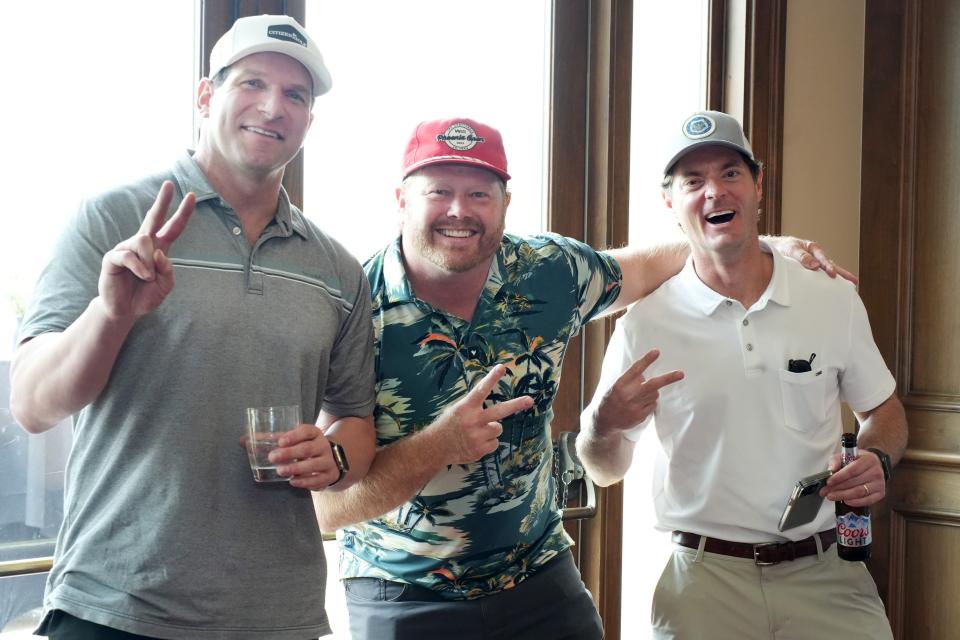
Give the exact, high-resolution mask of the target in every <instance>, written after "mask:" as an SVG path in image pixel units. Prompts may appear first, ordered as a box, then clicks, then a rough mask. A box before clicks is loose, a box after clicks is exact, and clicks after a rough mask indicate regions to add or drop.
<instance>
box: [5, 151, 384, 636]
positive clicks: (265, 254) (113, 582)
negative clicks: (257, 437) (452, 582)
mask: <svg viewBox="0 0 960 640" xmlns="http://www.w3.org/2000/svg"><path fill="white" fill-rule="evenodd" d="M164 179H172V180H173V181H174V183H175V185H176V187H177V195H176V196H175V197H174V200H175V202H174V203H173V205H172V206H171V212H172V211H174V210H175V208H176V206H177V204H178V203H179V201H180V200H181V199H182V197H183V195H184V194H186V193H187V192H188V191H193V192H194V193H196V194H197V208H196V211H195V212H194V214H193V217H192V218H191V220H190V222H189V224H188V225H187V227H186V229H185V231H184V232H183V234H182V235H181V237H180V238H179V239H178V240H177V242H176V243H175V244H174V245H173V247H172V249H171V251H170V257H171V259H172V261H173V264H174V268H175V270H174V277H175V281H176V284H175V287H174V289H173V292H172V293H171V294H170V296H168V298H167V299H166V300H165V301H164V302H163V304H162V305H161V306H160V307H159V308H158V309H157V310H155V311H154V312H153V313H151V314H150V315H148V316H146V317H144V318H142V319H141V320H140V321H139V322H138V323H137V324H136V325H135V326H134V328H133V330H132V331H131V332H130V334H129V336H128V338H127V340H126V341H125V343H124V346H123V348H122V349H121V351H120V354H119V356H118V358H117V361H116V364H115V366H114V368H113V371H112V374H111V377H110V380H109V382H108V383H107V386H106V388H105V389H104V391H103V393H102V394H101V395H100V397H99V398H98V399H97V400H96V401H95V402H93V403H92V404H90V405H89V406H87V407H86V408H85V409H83V410H82V411H81V412H80V413H79V414H77V415H76V416H75V418H74V438H75V441H74V447H73V451H72V453H71V456H70V460H69V462H68V465H67V471H66V495H65V505H64V509H65V515H64V523H63V527H62V529H61V531H60V535H59V538H58V541H57V551H56V557H55V560H54V569H53V571H52V572H51V574H50V578H49V581H48V584H47V593H46V597H45V607H46V609H47V610H49V609H54V608H56V609H62V610H64V611H66V612H68V613H70V614H72V615H75V616H77V617H80V618H84V619H87V620H90V621H92V622H96V623H99V624H103V625H107V626H110V627H114V628H118V629H123V630H125V631H129V632H132V633H136V634H142V635H148V636H154V637H159V638H177V639H190V638H223V639H227V638H229V639H231V640H232V639H242V638H254V637H256V638H264V637H269V638H271V639H277V640H284V639H287V638H289V639H291V640H305V639H306V638H309V637H315V636H318V635H323V634H325V633H328V632H329V627H328V625H327V618H326V614H325V612H324V609H323V602H324V584H325V578H326V566H325V562H324V556H323V549H322V545H321V540H320V532H319V530H318V526H317V522H316V518H315V516H314V512H313V506H312V500H311V495H310V492H309V491H305V490H301V489H294V488H292V487H290V486H289V485H288V484H286V483H276V484H269V485H258V484H255V483H254V482H253V480H252V477H251V473H250V469H249V466H248V462H247V458H246V453H245V451H244V449H243V448H242V447H241V446H240V445H239V438H240V436H241V428H242V424H243V414H244V408H245V407H248V406H257V405H265V404H294V403H299V404H300V405H301V408H302V411H303V416H304V419H307V420H311V419H313V418H314V417H316V416H317V414H318V413H319V411H320V409H321V408H323V409H325V410H326V411H328V412H329V413H331V414H334V415H338V416H348V415H350V416H367V415H369V414H370V413H371V411H372V409H373V406H374V393H373V360H372V330H371V323H370V294H369V289H368V285H367V280H366V278H365V277H364V274H363V271H362V269H361V268H360V265H359V264H358V263H357V261H356V260H355V259H354V258H353V257H352V256H351V255H350V254H349V253H348V252H347V251H346V249H344V248H343V247H342V246H341V245H340V244H338V243H337V242H336V241H334V240H332V239H331V238H329V237H328V236H326V235H325V234H324V233H323V232H322V231H320V230H319V229H318V228H317V227H316V225H314V224H312V223H311V222H309V221H307V220H306V219H304V217H303V215H302V214H301V212H300V211H299V210H297V209H296V208H295V207H293V206H291V205H290V204H289V201H288V199H287V195H286V193H285V192H281V194H280V199H279V203H278V209H277V215H276V217H275V219H274V220H273V222H271V224H270V225H269V226H267V228H266V229H264V231H263V234H262V236H261V237H260V239H259V240H257V242H256V244H255V245H254V246H253V247H251V246H250V245H249V243H247V241H246V239H245V237H244V235H243V233H242V230H241V228H240V221H239V219H238V218H237V216H236V213H235V212H234V211H233V210H232V209H231V208H230V207H229V205H227V204H226V203H225V202H224V201H223V200H222V199H221V198H220V197H219V196H218V195H217V194H216V193H215V192H214V191H213V189H212V188H211V187H210V185H209V184H208V183H207V181H206V179H205V177H204V175H203V173H202V172H201V171H200V168H199V167H198V166H197V165H196V163H195V162H194V161H193V160H192V159H191V158H190V157H189V156H188V155H184V156H183V157H182V158H181V159H180V160H179V161H178V162H177V163H176V164H175V165H174V167H173V169H172V171H170V172H167V173H165V174H160V175H156V176H152V177H150V178H147V179H145V180H142V181H140V182H138V183H136V184H132V185H127V186H125V187H122V188H119V189H116V190H113V191H110V192H108V193H105V194H103V195H101V196H99V197H96V198H94V199H91V200H89V201H86V202H84V203H83V205H82V206H81V208H80V211H79V214H78V216H77V217H76V218H75V219H74V220H73V221H72V222H71V223H70V225H69V226H68V228H67V229H66V230H65V233H64V234H63V236H62V238H61V240H60V242H59V244H58V246H57V249H56V252H55V254H54V257H53V260H52V262H51V263H50V264H49V265H48V266H47V268H46V269H45V271H44V272H43V274H42V275H41V277H40V281H39V283H38V285H37V288H36V290H35V293H34V298H33V300H32V302H31V305H30V308H29V310H28V312H27V315H26V317H25V319H24V322H23V325H22V329H21V333H20V339H21V340H22V339H24V338H26V337H31V336H37V335H40V334H42V333H45V332H50V331H63V330H65V329H66V328H67V327H68V326H70V324H71V323H72V322H73V321H74V320H75V319H76V318H77V317H78V316H79V315H80V314H81V313H82V312H83V310H84V309H85V308H86V307H87V306H88V304H89V302H90V300H91V299H92V298H93V297H95V296H96V295H97V280H98V277H99V272H100V265H101V260H102V257H103V254H104V253H105V252H106V251H108V250H110V249H111V248H113V247H114V246H115V245H116V244H118V243H119V242H121V241H122V240H124V239H126V238H129V237H130V236H132V235H134V233H136V232H137V230H138V228H139V227H140V224H141V221H142V219H143V217H144V215H145V212H146V211H147V210H148V209H149V208H150V206H151V205H152V203H153V201H154V198H155V197H156V194H157V191H158V190H159V188H160V185H161V183H162V181H163V180H164Z"/></svg>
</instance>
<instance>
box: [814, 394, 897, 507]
mask: <svg viewBox="0 0 960 640" xmlns="http://www.w3.org/2000/svg"><path fill="white" fill-rule="evenodd" d="M856 416H857V420H859V421H860V431H859V433H858V434H857V450H858V453H859V456H858V457H857V459H856V460H855V461H854V462H853V463H851V464H848V465H847V466H846V467H844V468H843V469H840V470H839V471H837V469H839V467H840V460H839V455H836V456H834V457H833V459H832V460H831V462H830V468H831V469H833V470H834V471H836V473H834V474H833V475H832V476H831V477H830V479H829V480H828V481H827V488H826V490H825V491H826V497H827V499H828V500H834V501H836V500H843V501H844V502H846V503H847V504H849V505H851V506H854V507H862V506H868V505H871V504H874V503H876V502H880V501H881V500H883V498H884V497H885V496H886V494H887V487H886V482H885V481H884V478H883V466H882V465H881V464H880V458H878V457H877V456H876V454H874V453H873V452H871V451H867V448H869V447H875V448H877V449H880V450H881V451H884V452H886V453H887V454H888V455H889V456H890V462H891V464H896V463H897V462H899V461H900V458H901V457H903V452H904V450H905V449H906V447H907V416H906V413H905V412H904V410H903V405H902V404H901V403H900V400H899V399H898V398H897V395H896V393H894V394H891V395H890V397H889V398H887V399H886V400H884V401H883V402H882V403H881V404H880V405H879V406H877V407H875V408H874V409H871V410H870V411H864V412H857V413H856Z"/></svg>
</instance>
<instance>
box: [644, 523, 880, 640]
mask: <svg viewBox="0 0 960 640" xmlns="http://www.w3.org/2000/svg"><path fill="white" fill-rule="evenodd" d="M703 540H705V539H703ZM652 624H653V637H654V638H656V639H657V640H701V639H702V640H727V639H729V640H827V639H833V638H843V639H844V640H855V639H856V640H892V639H893V634H892V632H891V631H890V624H889V622H888V621H887V617H886V613H885V612H884V609H883V603H882V602H881V601H880V597H879V596H878V595H877V587H876V585H875V584H874V582H873V578H872V577H871V576H870V574H869V572H868V571H867V568H866V567H865V566H864V564H863V563H862V562H848V561H846V560H841V559H840V558H838V557H837V552H836V547H830V548H828V549H827V550H825V551H824V552H823V553H822V554H819V555H813V556H807V557H804V558H799V559H797V560H793V561H790V562H781V563H780V564H776V565H771V566H766V567H761V566H757V565H756V564H754V562H753V560H748V559H744V558H733V557H730V556H723V555H718V554H714V553H705V552H703V551H702V541H701V550H700V551H698V550H696V549H687V548H685V547H677V548H676V549H674V552H673V555H672V556H671V558H670V560H668V561H667V566H666V567H665V568H664V570H663V574H662V575H661V576H660V581H659V582H658V583H657V588H656V591H655V592H654V596H653V611H652Z"/></svg>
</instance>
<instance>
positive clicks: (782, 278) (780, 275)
mask: <svg viewBox="0 0 960 640" xmlns="http://www.w3.org/2000/svg"><path fill="white" fill-rule="evenodd" d="M760 250H761V251H763V252H764V253H769V254H771V255H772V256H773V275H772V276H771V277H770V282H769V284H767V288H766V289H765V290H764V292H763V294H761V296H760V298H759V299H758V300H757V301H756V302H755V303H754V304H753V307H752V308H754V309H762V308H764V307H765V306H766V305H767V302H775V303H777V304H779V305H780V306H783V307H789V306H790V281H789V279H788V278H787V265H786V263H785V260H787V258H784V257H783V256H781V255H780V253H779V252H777V251H775V250H774V249H773V248H771V247H770V245H769V244H767V242H765V241H764V240H760ZM678 277H679V278H680V285H681V286H682V287H683V290H684V292H685V294H686V297H687V300H689V301H690V303H691V304H692V305H693V306H694V307H695V308H697V309H699V310H700V311H701V312H703V314H704V315H711V314H713V312H714V311H716V310H717V308H718V307H720V305H722V304H723V303H724V302H726V301H727V300H728V298H727V297H726V296H723V295H720V294H719V293H717V292H716V291H714V290H713V289H711V288H710V287H708V286H707V285H705V284H704V283H703V281H702V280H700V278H699V277H698V276H697V272H696V271H695V270H694V268H693V256H692V255H690V256H689V257H687V262H686V264H685V265H684V266H683V270H682V271H681V272H680V275H679V276H678Z"/></svg>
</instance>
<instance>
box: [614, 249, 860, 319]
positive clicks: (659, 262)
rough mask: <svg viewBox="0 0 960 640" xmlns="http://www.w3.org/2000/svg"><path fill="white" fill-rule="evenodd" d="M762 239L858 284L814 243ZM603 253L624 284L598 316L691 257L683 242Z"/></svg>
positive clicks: (656, 282) (813, 267) (653, 286)
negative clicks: (611, 302)
mask: <svg viewBox="0 0 960 640" xmlns="http://www.w3.org/2000/svg"><path fill="white" fill-rule="evenodd" d="M761 239H762V240H765V241H766V242H768V243H769V244H770V246H772V247H773V248H774V249H776V250H777V251H778V252H779V253H781V254H783V255H785V256H787V257H788V258H793V259H794V260H796V261H797V262H799V263H800V264H802V265H803V266H804V267H806V268H807V269H810V270H811V271H816V270H817V269H823V270H824V271H826V272H827V274H828V275H829V276H830V277H831V278H835V277H836V276H838V275H839V276H841V277H843V278H845V279H847V280H850V281H851V282H853V283H854V284H856V283H857V277H856V276H855V275H853V274H852V273H850V272H849V271H847V270H846V269H842V268H840V267H837V266H836V265H835V264H834V263H833V261H832V260H830V258H829V257H828V256H827V254H826V253H824V252H823V249H821V248H820V245H818V244H817V243H816V242H813V241H810V240H803V239H800V238H793V237H791V236H763V237H762V238H761ZM604 253H606V254H607V255H609V256H610V257H612V258H613V259H614V260H616V261H617V264H619V265H620V270H621V271H622V272H623V283H622V284H621V286H620V295H619V296H617V299H616V300H615V301H614V302H613V304H611V305H610V306H609V307H607V308H606V309H604V311H603V313H602V314H600V315H608V314H611V313H615V312H617V311H620V310H621V309H625V308H627V307H628V306H629V305H631V304H633V303H634V302H636V301H637V300H639V299H640V298H643V297H645V296H647V295H649V294H650V293H652V292H653V291H654V290H655V289H656V288H657V287H659V286H660V285H662V284H663V283H664V282H666V281H667V280H669V279H670V278H672V277H673V276H675V275H677V274H678V273H680V270H681V269H683V265H684V263H685V262H686V260H687V256H689V255H690V247H689V245H688V244H687V243H686V242H675V243H671V244H661V245H655V246H652V247H644V248H635V247H629V246H628V247H622V248H620V249H608V250H606V251H604Z"/></svg>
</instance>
